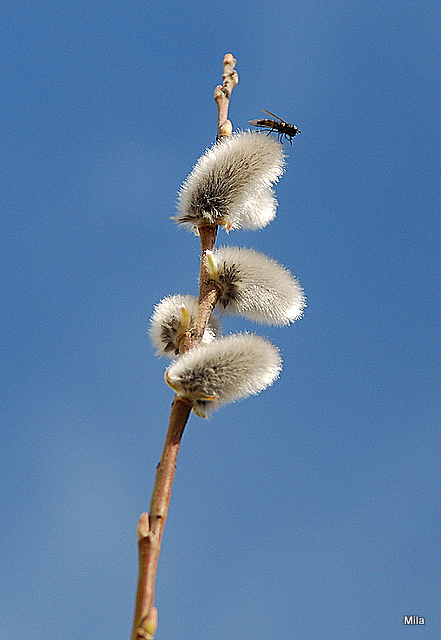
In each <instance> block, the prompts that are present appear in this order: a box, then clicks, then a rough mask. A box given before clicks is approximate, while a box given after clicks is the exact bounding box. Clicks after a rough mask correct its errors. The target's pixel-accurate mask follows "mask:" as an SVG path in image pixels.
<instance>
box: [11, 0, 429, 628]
mask: <svg viewBox="0 0 441 640" xmlns="http://www.w3.org/2000/svg"><path fill="white" fill-rule="evenodd" d="M1 20H2V25H1V33H0V36H1V37H0V41H1V44H0V46H1V59H2V67H3V74H2V90H1V94H2V107H1V111H2V113H1V118H2V124H1V134H2V139H3V141H2V156H3V161H2V174H3V175H2V179H1V191H2V195H1V200H2V204H1V218H2V222H1V238H2V239H1V242H2V249H1V255H0V260H1V275H0V278H1V281H2V293H1V301H2V305H1V306H2V320H1V352H2V355H1V369H2V387H3V390H2V393H1V403H2V413H1V422H2V445H1V452H0V455H1V462H0V476H1V485H2V488H1V498H0V499H1V513H0V539H1V555H2V562H1V580H0V640H17V638H20V640H58V639H59V638H69V640H89V639H90V640H92V639H93V640H99V639H103V640H108V639H112V640H113V639H118V640H119V639H121V638H129V635H130V628H131V623H132V610H133V599H134V591H135V583H136V574H137V548H136V539H135V528H136V522H137V519H138V516H139V514H140V513H141V511H143V510H145V509H147V508H148V504H149V500H150V493H151V489H152V486H153V479H154V473H155V467H156V464H157V462H158V460H159V457H160V453H161V450H162V444H163V440H164V436H165V429H166V424H167V420H168V413H169V407H170V403H171V400H172V397H173V394H172V392H171V390H170V389H169V388H168V387H167V386H166V385H165V383H164V381H163V373H164V369H165V366H166V364H167V363H166V362H165V360H159V359H156V358H155V356H154V353H153V350H152V348H151V345H150V342H149V338H148V334H147V331H148V327H149V317H150V315H151V312H152V308H153V306H154V304H155V303H156V302H157V301H159V299H161V298H162V297H163V296H165V295H169V294H173V293H196V291H197V271H198V261H199V245H198V240H197V238H195V237H194V236H193V235H191V234H190V233H188V232H187V231H185V230H183V229H180V228H178V227H177V226H176V225H175V223H174V222H172V221H171V220H170V219H169V217H170V216H171V215H173V214H174V212H175V204H176V195H177V192H178V189H179V187H180V184H181V183H182V181H183V180H184V179H185V177H186V176H187V174H188V173H189V172H190V170H191V168H192V166H193V165H194V163H195V162H196V160H197V159H198V157H199V156H200V155H201V154H202V153H203V151H204V150H205V148H206V147H208V146H210V145H211V144H212V142H213V140H214V137H215V133H216V107H215V103H214V101H213V97H212V95H213V89H214V87H215V85H216V84H218V83H219V82H220V81H221V74H222V59H223V56H224V54H225V53H227V52H232V53H233V54H234V56H235V57H236V58H237V70H238V72H239V77H240V83H239V85H238V86H237V88H236V89H235V91H234V93H233V98H232V103H231V110H230V115H231V118H232V120H233V124H234V126H235V128H239V129H240V128H242V129H243V128H246V127H247V121H248V120H250V119H255V118H259V117H264V116H263V114H262V112H261V109H262V108H264V109H269V110H270V111H272V112H274V113H276V114H277V115H279V116H281V117H282V118H284V119H285V120H287V121H289V122H291V123H293V124H296V125H297V126H298V127H299V128H300V129H301V131H302V134H301V136H297V137H296V139H295V141H294V144H293V146H292V147H291V146H289V144H287V145H285V147H286V151H287V153H288V155H289V158H288V165H287V172H286V174H285V176H284V177H283V178H282V180H281V181H280V183H279V184H278V185H277V189H276V191H277V198H278V201H279V209H278V215H277V218H276V220H275V221H274V222H273V223H271V225H270V226H268V227H267V228H265V229H264V230H262V231H260V232H241V231H237V232H233V233H231V234H230V235H229V236H226V234H225V233H224V232H223V231H221V232H220V242H221V243H226V244H232V245H236V246H237V245H238V246H247V247H253V248H255V249H257V250H258V251H262V252H264V253H266V254H267V255H269V256H270V257H272V258H274V259H277V260H278V261H280V262H281V263H283V264H284V265H285V266H287V267H288V268H289V269H291V271H292V272H293V273H294V274H295V275H297V277H298V278H299V280H300V282H301V283H302V285H303V287H304V289H305V292H306V294H307V297H308V308H307V310H306V313H305V316H304V318H303V319H301V320H300V321H298V322H297V323H295V324H294V325H292V326H290V327H287V328H271V327H265V326H259V325H254V324H252V323H250V322H248V321H245V320H243V321H242V320H234V321H231V320H229V321H225V322H224V330H225V332H227V333H228V332H229V331H236V330H251V331H255V332H256V333H259V334H261V335H264V336H267V337H268V338H269V339H270V340H272V341H273V342H274V343H275V344H276V345H278V346H279V347H280V349H281V351H282V355H283V358H284V371H283V373H282V376H281V378H280V379H279V380H278V381H277V382H276V383H275V384H274V386H273V387H271V388H270V389H268V390H267V391H265V392H263V393H262V394H260V395H259V396H257V397H253V398H251V399H248V400H245V401H243V402H239V403H236V404H232V405H228V406H227V407H225V408H223V409H222V410H220V411H219V412H217V413H215V414H214V415H213V416H212V417H211V419H210V420H208V421H204V420H201V419H199V418H197V417H195V416H192V417H191V419H190V422H189V424H188V427H187V430H186V433H185V435H184V440H183V444H182V447H181V452H180V455H179V461H178V469H177V475H176V481H175V486H174V490H173V496H172V504H171V509H170V514H169V520H168V522H167V527H166V532H165V537H164V546H163V550H162V554H161V558H160V565H159V575H158V583H157V599H156V603H157V606H158V608H159V620H160V626H159V629H158V632H157V636H156V638H157V640H165V639H167V640H171V639H176V640H177V639H178V638H179V639H180V640H185V639H189V640H207V639H214V640H227V639H228V640H230V639H237V640H239V639H240V640H245V639H251V638H252V639H253V640H268V639H270V640H276V639H277V640H292V639H294V638H295V639H296V640H297V639H298V640H318V639H324V640H334V639H335V640H372V639H373V638H375V640H397V639H399V640H401V639H402V638H403V639H404V638H406V639H407V638H414V637H415V638H416V637H418V639H430V640H435V639H439V638H440V637H441V607H440V587H441V570H440V566H441V552H440V506H441V505H440V502H441V500H440V486H441V482H440V481H441V473H440V458H441V437H440V413H441V412H440V405H439V400H440V398H439V395H440V394H439V391H440V389H439V381H440V367H439V355H440V353H439V346H440V305H439V297H440V289H441V282H440V243H439V241H440V233H439V231H440V227H439V210H440V202H439V201H440V199H439V196H440V190H439V167H440V165H439V151H440V137H441V131H440V129H441V126H440V124H441V121H440V93H441V92H440V66H441V55H440V54H441V48H440V27H441V15H440V5H439V3H438V2H436V1H435V0H433V1H426V0H418V1H408V0H396V1H393V0H366V1H363V2H361V1H360V0H356V1H353V0H343V1H342V0H328V1H326V0H325V1H318V0H317V1H316V0H302V1H300V0H299V1H296V0H293V1H287V0H286V1H281V0H276V1H272V2H269V1H268V2H261V1H259V0H257V1H256V0H254V1H253V2H250V1H248V0H245V1H244V2H234V1H233V2H230V3H225V2H218V1H216V0H213V1H210V2H201V1H200V0H195V1H193V2H191V1H190V2H183V1H181V0H173V1H171V0H162V1H161V2H151V1H147V0H144V1H141V0H138V1H136V0H133V1H130V0H124V1H122V0H116V1H108V2H97V1H96V0H84V1H77V0H72V1H70V2H56V1H53V0H44V1H42V2H36V1H32V2H31V1H27V2H25V1H22V0H14V1H13V2H12V1H6V2H4V3H3V10H2V19H1ZM404 615H419V616H424V617H425V619H426V624H425V626H424V627H419V628H418V629H415V628H411V627H405V626H404V625H403V616H404Z"/></svg>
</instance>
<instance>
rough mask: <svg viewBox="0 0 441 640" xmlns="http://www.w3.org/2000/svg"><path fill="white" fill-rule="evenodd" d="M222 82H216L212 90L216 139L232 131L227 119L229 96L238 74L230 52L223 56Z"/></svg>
mask: <svg viewBox="0 0 441 640" xmlns="http://www.w3.org/2000/svg"><path fill="white" fill-rule="evenodd" d="M223 64H224V73H223V75H222V79H223V83H222V84H218V85H217V87H216V88H215V90H214V99H215V100H216V104H217V139H218V140H221V139H222V138H228V137H229V136H231V134H232V132H233V125H232V124H231V122H230V120H228V107H229V106H230V96H231V92H232V91H233V89H234V87H235V86H236V85H237V83H238V82H239V76H238V73H237V71H235V69H234V67H235V66H236V60H235V58H234V56H233V55H232V54H231V53H226V54H225V56H224V62H223Z"/></svg>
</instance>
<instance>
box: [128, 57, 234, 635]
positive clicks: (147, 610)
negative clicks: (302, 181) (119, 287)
mask: <svg viewBox="0 0 441 640" xmlns="http://www.w3.org/2000/svg"><path fill="white" fill-rule="evenodd" d="M235 64H236V60H235V59H234V57H233V56H232V55H231V53H227V54H226V55H225V57H224V74H223V76H222V77H223V85H222V86H221V85H219V86H218V87H216V89H215V100H216V103H217V106H218V139H219V138H222V137H226V136H229V135H231V132H232V125H231V122H230V121H229V120H228V106H229V99H230V95H231V91H232V90H233V89H234V87H235V86H236V84H237V82H238V75H237V72H236V71H234V66H235ZM218 89H219V91H220V94H222V95H221V96H218V97H216V92H217V90H218ZM221 119H222V120H221ZM198 231H199V236H200V240H201V249H202V255H201V268H200V288H199V313H198V317H197V320H196V324H195V326H194V327H191V328H190V330H189V331H188V332H187V335H186V337H185V341H184V351H188V350H189V349H192V348H194V347H197V346H198V345H199V344H200V342H201V340H202V336H203V335H204V331H205V328H206V326H207V322H208V320H209V318H210V315H211V312H212V311H213V308H214V306H215V305H216V302H217V300H218V297H219V291H218V288H217V285H216V284H215V283H214V282H213V281H212V280H211V279H210V275H209V271H208V264H207V259H206V252H207V251H211V250H213V248H214V246H215V243H216V234H217V225H204V226H202V227H199V230H198ZM191 408H192V405H191V402H189V401H188V400H186V399H185V398H180V397H177V396H175V398H174V401H173V404H172V408H171V412H170V420H169V426H168V431H167V436H166V439H165V443H164V449H163V452H162V457H161V460H160V462H159V465H158V467H157V471H156V479H155V486H154V489H153V495H152V500H151V503H150V515H149V514H148V513H142V514H141V516H140V518H139V521H138V529H137V532H138V549H139V574H138V587H137V593H136V604H135V615H134V622H133V631H132V636H131V640H153V638H154V635H155V632H156V627H157V624H158V612H157V609H156V607H155V606H154V598H155V581H156V570H157V566H158V559H159V552H160V550H161V541H162V533H163V530H164V525H165V521H166V519H167V513H168V507H169V504H170V497H171V489H172V484H173V479H174V476H175V471H176V460H177V457H178V452H179V446H180V444H181V439H182V436H183V433H184V429H185V425H186V424H187V421H188V417H189V415H190V412H191Z"/></svg>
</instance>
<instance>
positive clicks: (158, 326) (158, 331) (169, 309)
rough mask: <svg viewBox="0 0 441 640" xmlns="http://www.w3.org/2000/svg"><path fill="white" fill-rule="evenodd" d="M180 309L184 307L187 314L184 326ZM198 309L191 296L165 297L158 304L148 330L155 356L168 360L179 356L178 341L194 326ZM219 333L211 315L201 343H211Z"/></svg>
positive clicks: (217, 322)
mask: <svg viewBox="0 0 441 640" xmlns="http://www.w3.org/2000/svg"><path fill="white" fill-rule="evenodd" d="M182 307H185V309H186V311H187V313H188V318H187V320H186V324H184V323H183V314H182ZM198 309H199V305H198V300H197V298H195V296H192V295H174V296H167V297H166V298H163V299H162V300H161V301H160V302H158V304H157V305H156V306H155V308H154V311H153V315H152V317H151V318H150V330H149V333H150V338H151V340H152V342H153V345H154V347H155V349H156V355H158V356H168V357H169V358H174V357H176V356H178V355H179V349H180V344H179V342H180V339H182V337H183V334H184V333H185V331H187V330H188V328H189V327H191V326H193V325H194V323H195V321H196V317H197V314H198ZM219 333H220V324H219V321H218V320H217V318H216V317H215V316H213V315H212V316H211V317H210V320H209V322H208V325H207V327H206V329H205V332H204V336H203V338H202V343H203V344H206V343H208V342H211V341H212V340H214V339H215V337H216V336H217V335H218V334H219Z"/></svg>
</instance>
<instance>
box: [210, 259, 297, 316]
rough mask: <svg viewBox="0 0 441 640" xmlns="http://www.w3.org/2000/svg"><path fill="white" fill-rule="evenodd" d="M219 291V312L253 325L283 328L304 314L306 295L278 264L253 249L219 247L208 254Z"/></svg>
mask: <svg viewBox="0 0 441 640" xmlns="http://www.w3.org/2000/svg"><path fill="white" fill-rule="evenodd" d="M209 259H210V260H212V261H213V263H214V267H215V273H213V274H211V275H212V277H213V278H214V279H215V280H216V282H217V283H218V284H219V286H220V288H221V289H222V295H221V297H220V299H219V302H218V309H219V311H220V312H221V313H222V312H224V313H230V314H232V315H242V316H245V317H246V318H250V320H254V321H255V322H263V323H265V324H274V325H286V324H289V323H290V322H294V320H297V319H298V318H300V317H301V316H302V314H303V310H304V308H305V305H306V299H305V295H304V293H303V289H302V287H301V286H300V284H299V282H298V280H297V279H296V278H294V276H293V275H292V274H291V273H290V272H289V271H288V269H285V267H283V266H282V265H281V264H279V263H278V262H276V261H275V260H272V259H271V258H268V257H267V256H265V255H264V254H262V253H258V252H257V251H254V249H245V248H239V247H221V248H219V249H217V250H216V251H214V252H212V253H209Z"/></svg>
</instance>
